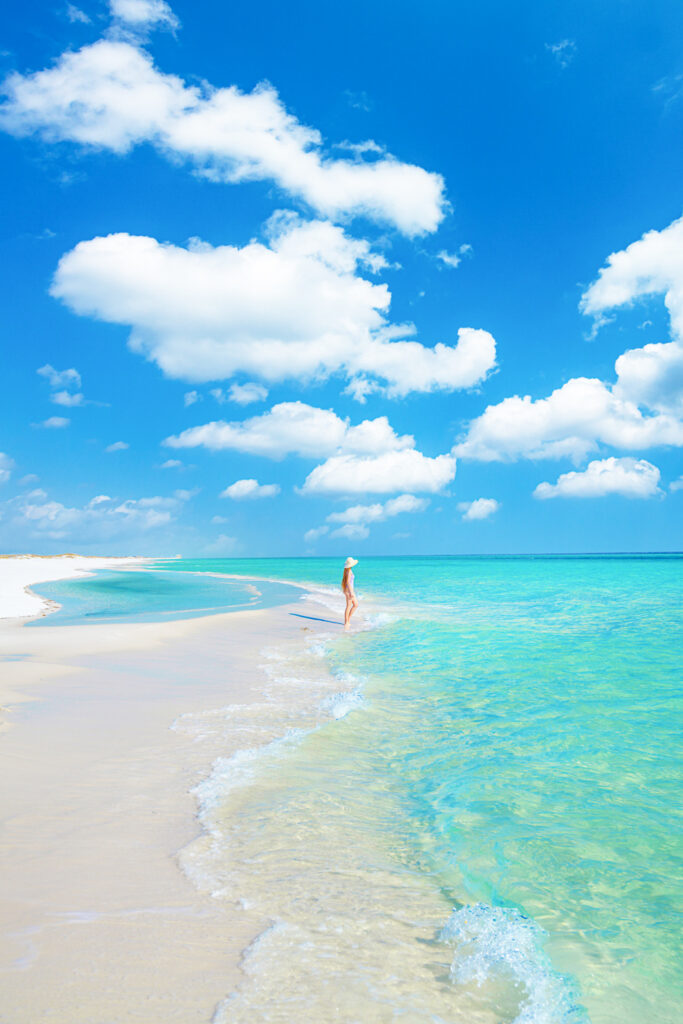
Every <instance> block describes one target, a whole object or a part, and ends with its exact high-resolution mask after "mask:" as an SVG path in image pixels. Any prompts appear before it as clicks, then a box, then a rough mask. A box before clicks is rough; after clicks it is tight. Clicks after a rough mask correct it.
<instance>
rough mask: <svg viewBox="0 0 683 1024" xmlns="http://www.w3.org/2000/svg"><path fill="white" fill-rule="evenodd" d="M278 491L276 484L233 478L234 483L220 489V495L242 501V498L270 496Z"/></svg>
mask: <svg viewBox="0 0 683 1024" xmlns="http://www.w3.org/2000/svg"><path fill="white" fill-rule="evenodd" d="M279 493H280V487H279V485H278V484H260V483H259V482H258V480H235V482H234V484H230V486H229V487H226V488H225V490H224V491H221V493H220V497H221V498H232V499H233V500H234V501H242V500H243V499H244V498H272V497H274V496H275V495H276V494H279Z"/></svg>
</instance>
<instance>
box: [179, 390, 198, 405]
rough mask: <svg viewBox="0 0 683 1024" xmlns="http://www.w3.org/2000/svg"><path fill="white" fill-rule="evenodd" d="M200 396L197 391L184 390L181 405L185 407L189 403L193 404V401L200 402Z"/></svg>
mask: <svg viewBox="0 0 683 1024" xmlns="http://www.w3.org/2000/svg"><path fill="white" fill-rule="evenodd" d="M201 400H202V396H201V395H200V394H199V392H198V391H186V392H185V394H184V395H183V405H184V406H185V408H187V407H188V406H189V405H194V404H195V402H201Z"/></svg>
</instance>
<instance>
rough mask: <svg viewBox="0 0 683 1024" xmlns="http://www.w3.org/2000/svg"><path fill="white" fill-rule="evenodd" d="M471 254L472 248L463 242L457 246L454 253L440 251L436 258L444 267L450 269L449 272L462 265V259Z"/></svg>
mask: <svg viewBox="0 0 683 1024" xmlns="http://www.w3.org/2000/svg"><path fill="white" fill-rule="evenodd" d="M471 252H472V246H471V245H469V244H468V243H467V242H465V243H464V244H463V245H461V246H459V247H458V249H457V251H456V252H448V251H447V250H446V249H441V251H440V252H437V254H436V258H437V260H439V261H440V262H441V263H443V264H444V266H446V267H450V269H451V270H455V268H456V267H459V266H460V264H461V263H462V257H463V256H467V255H469V254H470V253H471Z"/></svg>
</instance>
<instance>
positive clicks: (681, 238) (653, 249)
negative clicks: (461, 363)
mask: <svg viewBox="0 0 683 1024" xmlns="http://www.w3.org/2000/svg"><path fill="white" fill-rule="evenodd" d="M655 294H661V295H663V296H664V302H665V305H666V308H667V310H668V312H669V316H670V322H671V334H672V337H673V341H670V342H665V343H661V344H650V345H645V346H643V347H642V348H634V349H629V350H627V351H626V352H624V353H623V354H622V355H620V356H619V358H618V359H617V361H616V364H615V370H616V380H615V381H614V383H604V382H603V381H600V380H596V379H591V378H586V377H576V378H573V379H571V380H569V381H567V383H566V384H564V385H563V386H562V387H560V388H557V389H556V390H555V391H553V392H552V394H551V395H549V396H548V397H547V398H541V399H536V400H533V399H532V398H531V397H530V396H529V395H526V396H524V397H521V396H519V395H514V396H512V397H510V398H506V399H504V400H503V401H502V402H499V403H498V404H497V405H491V406H489V407H488V408H487V409H486V410H485V411H484V413H483V414H482V415H481V416H479V417H478V418H477V419H475V420H473V421H472V422H471V423H470V425H469V428H468V430H467V431H466V433H465V435H464V436H463V437H462V438H460V441H459V443H458V444H457V445H456V447H455V449H454V450H455V451H456V452H457V454H458V455H460V456H462V457H463V458H473V459H481V460H484V461H492V460H501V461H502V460H514V459H518V458H531V459H545V458H560V457H564V456H569V457H571V458H572V459H574V460H575V461H577V462H578V461H580V460H581V459H582V458H584V457H585V456H586V455H587V454H588V453H589V452H592V451H595V450H596V449H597V448H598V447H599V446H600V445H608V446H610V447H613V448H621V449H630V450H634V449H635V450H638V451H642V450H644V449H647V448H652V447H656V446H669V445H670V446H680V445H683V422H682V421H681V417H682V416H683V218H682V219H680V220H676V221H674V222H673V223H672V224H670V225H669V226H668V227H667V228H665V229H664V230H662V231H648V232H647V233H646V234H645V235H643V237H642V238H641V239H639V240H638V241H637V242H633V243H632V244H631V245H629V246H628V247H627V248H626V249H623V250H621V251H619V252H615V253H612V255H611V256H610V257H609V258H608V260H607V262H606V265H605V266H604V267H603V268H602V269H601V270H600V272H599V274H598V277H597V279H596V280H595V281H594V282H593V284H591V285H590V287H589V288H587V289H586V291H585V292H584V294H583V296H582V298H581V303H580V308H581V311H582V312H583V313H585V314H586V315H588V316H592V317H593V318H594V321H595V324H596V327H599V326H600V324H601V323H603V322H604V321H605V319H606V317H607V316H608V314H609V313H611V312H612V311H613V310H614V309H618V308H620V307H623V306H629V305H631V304H633V303H634V302H635V301H636V300H638V299H639V298H642V297H644V296H647V295H655Z"/></svg>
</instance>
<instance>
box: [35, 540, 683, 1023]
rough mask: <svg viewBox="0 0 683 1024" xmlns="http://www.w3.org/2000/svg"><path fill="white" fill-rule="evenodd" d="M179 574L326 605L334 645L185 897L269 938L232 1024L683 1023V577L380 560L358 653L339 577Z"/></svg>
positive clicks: (332, 568) (248, 741) (489, 562)
mask: <svg viewBox="0 0 683 1024" xmlns="http://www.w3.org/2000/svg"><path fill="white" fill-rule="evenodd" d="M157 568H159V569H161V568H163V569H164V570H166V571H167V572H168V575H169V576H170V574H171V573H179V574H182V573H188V572H190V573H206V572H213V573H226V574H233V573H234V574H242V575H245V576H255V577H264V578H267V579H269V580H276V581H277V580H279V581H287V580H292V581H295V582H298V583H302V584H306V585H307V586H308V587H309V588H310V596H309V598H308V599H307V600H306V601H305V602H304V603H302V604H301V609H302V611H301V614H302V615H304V616H309V617H310V619H311V620H316V619H318V620H322V621H319V622H318V623H317V624H316V628H317V629H318V630H322V635H317V634H315V633H312V634H311V637H312V638H313V639H311V640H310V641H308V646H307V647H306V646H305V645H303V646H302V644H299V647H297V648H295V647H294V646H292V647H289V648H288V649H287V650H266V651H264V661H265V663H266V667H267V669H268V673H269V679H270V681H271V688H270V691H269V693H268V695H267V697H266V699H265V703H264V709H265V710H264V712H263V713H264V715H265V714H266V713H270V712H269V708H270V711H271V712H272V714H271V715H270V719H268V722H269V724H268V726H267V727H266V725H265V724H264V723H265V721H266V720H265V719H264V720H263V721H262V722H261V721H256V718H255V715H256V711H255V710H254V709H247V708H245V709H241V710H240V709H239V708H231V709H225V715H224V721H223V725H222V726H221V727H222V728H228V727H229V728H231V729H234V730H237V732H239V735H240V736H242V737H243V739H242V740H241V747H240V749H239V750H238V751H237V753H236V754H232V755H231V756H229V757H227V756H226V757H225V758H223V759H220V758H219V759H218V761H216V763H215V764H214V767H213V771H212V773H211V775H210V776H208V777H207V779H206V781H205V783H203V784H202V785H201V786H200V787H198V790H197V794H196V795H197V799H198V804H199V808H200V816H201V819H202V821H203V824H204V826H205V837H204V840H203V841H202V842H199V843H198V844H195V846H194V848H192V849H190V850H188V851H187V856H186V857H185V861H184V865H183V866H184V868H185V870H186V871H187V872H188V874H190V876H191V877H192V878H193V879H194V880H195V881H196V883H197V884H198V885H201V886H204V887H205V888H207V889H208V890H209V891H211V892H212V893H213V894H214V896H215V898H217V899H226V900H229V901H232V902H235V901H237V902H239V903H240V904H241V905H242V906H244V907H245V908H246V909H251V910H256V911H259V912H261V913H262V914H263V915H264V918H266V919H267V921H268V925H267V927H265V928H264V930H263V933H262V934H261V936H260V938H259V939H258V940H257V941H256V942H255V943H254V944H253V945H252V947H250V948H249V949H248V950H247V951H246V953H245V958H244V972H245V982H244V985H242V986H241V987H240V988H239V990H237V991H236V992H234V993H232V994H230V996H229V997H228V998H227V999H226V1001H225V1003H224V1004H223V1005H222V1007H220V1008H219V1010H218V1011H217V1013H216V1017H215V1018H214V1020H215V1022H216V1024H221V1022H233V1021H253V1020H267V1021H303V1020H306V1021H309V1020H310V1021H320V1020H325V1021H349V1022H350V1021H360V1022H365V1021H375V1020H376V1021H393V1020H400V1021H402V1022H403V1021H410V1022H412V1021H415V1022H418V1021H430V1022H434V1021H438V1022H447V1021H448V1022H459V1024H478V1022H481V1024H504V1022H505V1024H507V1022H510V1024H512V1022H515V1024H585V1022H589V1021H590V1022H592V1024H641V1022H642V1024H649V1022H657V1024H678V1022H679V1021H680V1020H681V1019H683V998H682V996H683V989H682V985H681V971H680V966H679V958H680V935H681V931H680V925H681V919H680V910H681V905H682V901H681V897H682V896H683V880H682V871H681V867H682V861H683V858H682V856H681V854H682V852H683V844H682V841H681V760H680V752H681V747H680V739H681V716H680V710H681V706H680V705H681V683H682V677H683V664H682V651H683V625H682V621H681V608H682V607H683V577H682V573H681V570H682V569H683V557H681V556H676V555H666V556H664V555H662V556H655V555H652V556H650V555H642V556H635V555H629V556H604V557H603V556H586V557H560V556H557V557H528V558H524V557H510V558H505V557H490V558H485V557H477V558H474V557H472V558H467V557H454V558H414V559H410V558H400V559H394V558H368V559H363V560H361V562H360V564H359V565H358V567H357V568H356V570H355V573H356V586H357V590H358V593H359V597H360V599H361V607H362V609H363V610H364V612H365V616H366V617H365V620H364V622H363V623H362V625H361V627H360V628H358V629H357V630H356V631H355V632H353V633H352V634H350V635H344V634H343V633H342V632H341V631H340V629H339V627H338V626H335V625H333V624H332V623H333V622H334V621H335V620H337V619H338V617H339V612H340V610H341V600H340V595H339V591H338V577H339V576H340V563H339V562H338V561H337V560H328V559H264V560H258V559H244V560H241V559H218V560H207V559H203V560H177V561H173V562H169V563H159V565H158V567H157ZM140 575H144V574H140ZM194 578H195V579H196V580H207V579H209V578H210V577H203V576H198V577H194ZM87 586H88V583H87V581H85V582H81V583H79V584H73V587H75V588H84V587H87ZM37 589H38V590H40V591H41V592H42V590H43V589H44V588H40V587H39V588H37ZM325 620H326V621H325ZM300 622H301V623H305V619H304V618H302V619H301V620H300ZM310 624H311V625H313V621H312V622H311V623H310ZM307 635H308V634H306V633H302V636H304V637H306V636H307ZM324 676H325V677H329V679H330V680H331V681H332V682H331V683H326V684H324V683H323V682H322V681H321V680H323V677H324ZM278 687H279V689H278ZM287 687H289V689H287ZM326 687H327V688H326ZM294 692H296V693H297V694H298V695H299V696H298V699H299V703H301V694H302V693H304V694H308V693H310V695H311V700H313V699H315V701H316V702H317V703H316V713H315V714H314V715H313V716H312V717H311V716H309V717H308V718H307V719H305V718H302V720H301V722H298V723H297V722H295V721H293V720H292V721H289V723H288V728H287V729H286V731H285V730H283V729H281V732H280V735H278V734H277V731H276V727H275V725H274V723H275V722H276V721H280V722H281V721H282V716H281V715H280V716H279V718H278V714H276V713H275V712H274V711H272V706H271V705H272V703H273V701H274V700H275V697H276V696H277V695H278V694H281V695H284V696H286V695H287V693H290V694H291V693H294ZM184 728H187V729H194V730H195V733H196V735H197V736H200V737H201V735H202V730H204V729H205V728H208V726H207V724H206V723H194V724H191V723H190V724H187V723H186V724H185V725H184ZM211 728H216V726H215V724H214V725H211ZM237 732H236V733H234V734H233V735H237Z"/></svg>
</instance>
